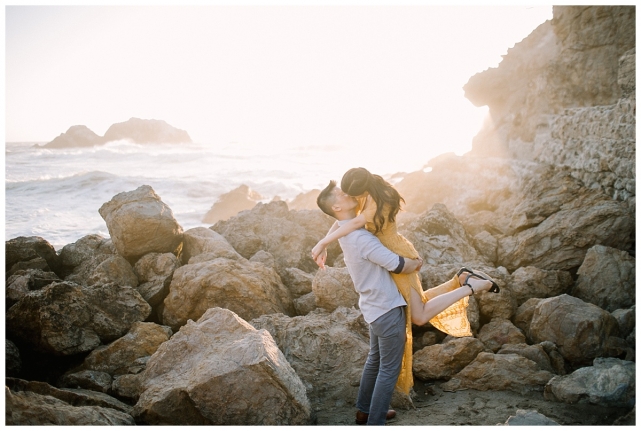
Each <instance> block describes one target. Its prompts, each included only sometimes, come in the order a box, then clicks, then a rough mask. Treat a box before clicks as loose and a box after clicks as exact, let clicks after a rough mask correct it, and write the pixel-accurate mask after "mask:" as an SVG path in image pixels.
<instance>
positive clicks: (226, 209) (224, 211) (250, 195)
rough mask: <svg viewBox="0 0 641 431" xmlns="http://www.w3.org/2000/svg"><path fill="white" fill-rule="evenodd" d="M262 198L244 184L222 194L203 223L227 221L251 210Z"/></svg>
mask: <svg viewBox="0 0 641 431" xmlns="http://www.w3.org/2000/svg"><path fill="white" fill-rule="evenodd" d="M262 199H263V197H262V196H261V195H260V194H259V193H258V192H255V191H254V190H252V189H250V188H249V187H247V186H246V185H245V184H243V185H241V186H239V187H237V188H235V189H234V190H232V191H230V192H228V193H224V194H222V195H221V196H220V197H219V198H218V200H217V201H216V203H214V205H212V207H211V209H210V210H209V211H207V214H205V217H204V218H203V223H212V224H213V223H216V222H217V221H218V220H227V219H228V218H230V217H233V216H235V215H236V214H238V213H239V212H241V211H244V210H250V209H252V208H253V207H254V206H255V205H256V204H257V203H258V202H259V201H260V200H262Z"/></svg>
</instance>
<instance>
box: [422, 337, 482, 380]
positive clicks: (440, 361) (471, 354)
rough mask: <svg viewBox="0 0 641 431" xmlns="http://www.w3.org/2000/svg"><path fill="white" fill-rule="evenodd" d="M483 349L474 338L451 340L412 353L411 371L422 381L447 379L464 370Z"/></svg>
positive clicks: (480, 343)
mask: <svg viewBox="0 0 641 431" xmlns="http://www.w3.org/2000/svg"><path fill="white" fill-rule="evenodd" d="M484 349H485V346H484V345H483V343H482V342H480V341H479V340H477V339H476V338H473V337H462V338H452V339H451V340H450V341H448V342H447V343H443V344H436V345H433V346H429V347H425V348H424V349H422V350H419V351H418V352H416V353H414V357H413V360H412V371H413V372H414V376H416V377H418V378H419V379H422V380H440V379H447V378H449V377H451V376H452V375H454V374H456V373H458V372H459V371H461V370H462V369H463V368H465V367H466V366H467V365H468V364H469V363H470V362H472V361H473V360H474V358H476V356H477V355H478V354H479V353H481V352H482V351H483V350H484Z"/></svg>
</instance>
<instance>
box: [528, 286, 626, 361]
mask: <svg viewBox="0 0 641 431" xmlns="http://www.w3.org/2000/svg"><path fill="white" fill-rule="evenodd" d="M617 334H618V324H617V321H616V319H615V318H614V317H612V315H611V314H610V313H608V312H607V311H604V310H602V309H600V308H599V307H597V306H596V305H593V304H589V303H587V302H583V301H582V300H580V299H579V298H574V297H572V296H569V295H565V294H564V295H560V296H557V297H554V298H547V299H543V300H541V301H539V303H538V304H537V306H536V307H535V309H534V313H533V315H532V322H531V324H530V336H531V337H532V340H533V341H534V342H535V343H540V342H542V341H551V342H553V343H554V344H556V345H557V346H558V348H559V352H560V353H561V355H563V357H564V358H565V359H566V360H568V361H569V362H572V363H584V362H586V361H591V360H592V359H594V358H596V357H599V356H601V355H602V354H603V352H604V351H605V346H606V341H607V339H608V337H610V336H611V335H614V336H616V335H617Z"/></svg>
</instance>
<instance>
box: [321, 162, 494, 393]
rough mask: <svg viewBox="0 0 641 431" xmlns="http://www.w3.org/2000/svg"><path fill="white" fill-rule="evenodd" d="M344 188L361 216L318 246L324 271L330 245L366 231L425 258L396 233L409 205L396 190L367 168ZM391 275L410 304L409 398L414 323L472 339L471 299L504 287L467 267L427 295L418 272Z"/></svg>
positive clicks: (348, 177) (403, 383) (405, 372)
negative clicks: (403, 205) (401, 213)
mask: <svg viewBox="0 0 641 431" xmlns="http://www.w3.org/2000/svg"><path fill="white" fill-rule="evenodd" d="M341 189H342V190H343V192H345V193H347V194H348V195H350V196H353V197H355V198H356V199H357V200H358V201H359V206H360V213H359V214H358V216H357V217H355V218H354V219H352V220H350V221H349V222H347V223H345V224H344V225H343V226H341V227H338V223H334V225H333V226H332V227H331V228H330V230H329V232H328V233H327V236H325V238H323V239H322V240H320V241H319V242H318V243H317V244H316V246H314V248H313V249H312V257H313V258H314V260H315V261H316V263H317V264H318V265H319V266H320V267H323V266H324V263H325V259H326V257H327V246H328V245H329V244H330V243H331V242H332V241H335V240H337V239H338V238H341V237H343V236H345V235H347V234H348V233H350V232H353V231H354V230H356V229H359V228H361V227H363V226H365V228H366V229H367V230H369V231H370V232H372V233H373V234H374V235H376V236H377V237H378V238H379V240H380V241H381V243H383V245H384V246H386V247H387V248H388V249H390V250H391V251H393V252H394V253H396V254H398V255H399V256H403V257H406V258H410V259H417V258H419V255H418V253H417V251H416V249H415V248H414V246H413V245H412V243H411V242H409V241H408V240H407V239H406V238H405V237H404V236H403V235H401V234H400V233H399V232H398V230H397V228H396V215H397V214H398V212H399V210H400V209H401V202H403V203H404V202H405V201H404V199H403V198H402V197H401V195H400V194H399V193H398V191H397V190H396V189H395V188H394V187H392V185H390V184H389V183H388V182H386V181H385V180H384V179H383V178H382V177H381V176H379V175H373V174H371V173H370V172H369V171H368V170H367V169H365V168H353V169H350V170H349V171H347V172H346V173H345V175H344V176H343V179H342V180H341ZM391 275H392V278H393V279H394V282H395V283H396V286H397V287H398V290H399V292H400V293H401V295H403V298H404V299H405V302H406V303H407V305H408V310H407V311H408V312H407V313H406V315H407V322H406V336H407V341H406V344H405V354H404V357H403V367H402V370H401V374H400V376H399V379H398V383H397V388H398V389H400V390H401V391H403V392H404V393H405V394H408V393H409V390H410V388H411V387H412V384H413V378H412V364H411V360H412V323H414V324H416V325H424V324H425V323H426V322H428V321H429V322H430V323H431V324H432V325H433V326H434V327H436V328H437V329H439V330H441V331H443V332H445V333H447V334H450V335H453V336H456V337H462V336H467V335H472V332H471V330H470V323H469V321H468V319H467V312H466V309H467V304H468V296H469V295H471V294H473V293H475V292H480V291H488V290H489V291H497V292H498V285H497V284H496V283H495V282H494V281H493V280H492V279H491V278H489V277H488V276H487V275H485V274H483V273H479V272H478V271H477V272H476V273H474V272H472V271H471V270H469V269H466V268H463V269H461V270H460V271H459V272H458V273H457V275H456V276H455V277H454V278H452V279H451V280H450V281H448V282H446V283H444V284H442V285H440V286H437V287H434V288H432V289H429V290H427V291H423V287H422V285H421V281H420V278H419V275H418V273H417V272H413V273H411V274H393V273H392V274H391ZM463 286H466V287H465V288H463Z"/></svg>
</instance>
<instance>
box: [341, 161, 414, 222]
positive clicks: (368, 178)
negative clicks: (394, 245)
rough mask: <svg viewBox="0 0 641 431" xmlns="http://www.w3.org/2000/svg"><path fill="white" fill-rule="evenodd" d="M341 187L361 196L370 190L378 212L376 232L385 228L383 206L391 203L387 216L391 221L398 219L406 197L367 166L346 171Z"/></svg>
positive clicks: (352, 194) (375, 218) (348, 192)
mask: <svg viewBox="0 0 641 431" xmlns="http://www.w3.org/2000/svg"><path fill="white" fill-rule="evenodd" d="M341 189H342V190H343V191H344V192H345V193H347V194H348V195H350V196H360V195H362V194H363V193H365V192H368V193H369V194H370V196H372V199H374V202H376V214H374V226H375V232H374V233H378V232H380V231H381V229H382V228H383V224H384V223H385V217H384V216H383V207H384V206H385V205H389V207H390V211H389V214H388V215H387V218H388V220H389V221H390V222H393V221H394V220H396V214H398V211H399V210H400V209H401V202H403V203H405V199H403V197H402V196H401V195H400V194H399V193H398V191H397V190H396V189H395V188H394V187H392V185H391V184H390V183H388V182H387V181H385V180H384V179H383V177H381V176H380V175H374V174H372V173H370V172H369V171H368V170H367V169H365V168H352V169H350V170H349V171H347V172H345V175H343V179H342V180H341Z"/></svg>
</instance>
